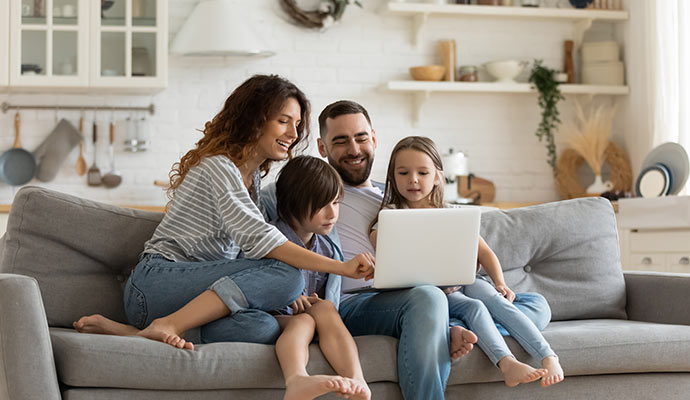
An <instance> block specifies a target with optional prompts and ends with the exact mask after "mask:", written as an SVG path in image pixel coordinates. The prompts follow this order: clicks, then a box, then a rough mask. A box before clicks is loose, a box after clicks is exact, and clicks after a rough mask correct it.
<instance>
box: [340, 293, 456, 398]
mask: <svg viewBox="0 0 690 400" xmlns="http://www.w3.org/2000/svg"><path fill="white" fill-rule="evenodd" d="M340 315H341V316H342V318H343V321H344V322H345V325H346V326H347V328H348V329H349V330H350V333H352V335H353V336H359V335H387V336H393V337H396V338H398V339H399V340H400V342H399V344H398V380H399V383H400V389H401V390H402V393H403V397H404V398H405V399H407V400H415V399H420V400H421V399H426V400H434V399H443V391H444V388H445V385H446V381H447V380H448V374H449V373H450V352H449V337H448V301H447V300H446V295H445V294H444V293H443V292H442V291H441V290H440V289H439V288H437V287H435V286H418V287H416V288H412V289H406V290H397V291H392V292H382V293H366V294H358V295H356V296H353V297H350V298H348V299H347V300H345V301H343V302H342V304H340Z"/></svg>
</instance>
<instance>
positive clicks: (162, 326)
mask: <svg viewBox="0 0 690 400" xmlns="http://www.w3.org/2000/svg"><path fill="white" fill-rule="evenodd" d="M137 335H138V336H143V337H145V338H148V339H152V340H157V341H159V342H163V343H167V344H169V345H171V346H173V347H177V348H178V349H187V350H194V344H192V342H188V341H186V340H184V339H183V338H182V332H177V331H176V330H175V327H174V326H172V325H171V324H169V323H168V322H167V321H166V320H165V319H163V318H160V319H155V320H153V322H151V325H149V326H147V327H146V328H144V329H143V330H142V331H139V333H137Z"/></svg>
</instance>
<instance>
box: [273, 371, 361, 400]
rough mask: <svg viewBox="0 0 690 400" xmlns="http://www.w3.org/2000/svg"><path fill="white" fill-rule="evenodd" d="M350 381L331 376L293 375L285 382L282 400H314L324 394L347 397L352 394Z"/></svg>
mask: <svg viewBox="0 0 690 400" xmlns="http://www.w3.org/2000/svg"><path fill="white" fill-rule="evenodd" d="M352 383H353V381H352V380H351V379H347V378H343V377H342V376H333V375H313V376H308V375H306V376H305V375H294V376H291V377H289V378H287V379H286V380H285V397H283V400H306V399H314V398H316V397H319V396H321V395H323V394H326V393H332V392H335V393H337V394H340V395H344V396H349V395H352V394H353V390H352Z"/></svg>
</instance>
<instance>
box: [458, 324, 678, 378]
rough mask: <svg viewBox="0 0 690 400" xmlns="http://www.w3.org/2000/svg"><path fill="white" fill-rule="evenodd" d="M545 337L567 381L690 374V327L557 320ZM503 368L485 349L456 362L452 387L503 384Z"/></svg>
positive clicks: (519, 354) (522, 356) (520, 354)
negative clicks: (582, 377) (493, 362)
mask: <svg viewBox="0 0 690 400" xmlns="http://www.w3.org/2000/svg"><path fill="white" fill-rule="evenodd" d="M544 337H545V338H546V340H547V341H548V342H549V343H550V344H551V347H552V348H553V350H554V351H555V352H556V354H558V356H559V358H560V361H561V365H562V366H563V370H564V371H565V375H566V377H568V376H578V375H607V374H626V373H647V372H690V326H686V325H666V324H656V323H651V322H639V321H626V320H612V319H593V320H582V321H561V322H552V323H551V324H549V326H548V327H547V328H546V329H545V330H544ZM506 342H507V343H508V346H509V347H510V349H511V351H512V352H513V354H515V357H516V358H517V359H518V360H520V361H523V362H526V363H529V364H531V365H533V366H535V367H536V366H539V365H540V360H536V359H534V358H532V357H531V356H529V355H528V354H527V353H526V352H525V351H524V350H523V349H522V348H521V347H520V345H519V344H518V343H517V342H516V341H515V340H513V339H512V338H506ZM502 380H503V379H502V375H501V373H500V371H499V370H498V368H495V367H493V366H492V365H491V362H490V361H489V359H488V358H487V357H486V356H485V355H484V354H483V353H482V351H481V350H478V351H474V350H473V351H472V352H470V353H469V354H468V355H467V356H465V357H463V358H461V359H460V360H459V361H458V362H456V363H455V364H454V366H453V369H452V370H451V374H450V378H449V379H448V385H454V384H462V383H478V382H492V381H502Z"/></svg>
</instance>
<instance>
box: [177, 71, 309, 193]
mask: <svg viewBox="0 0 690 400" xmlns="http://www.w3.org/2000/svg"><path fill="white" fill-rule="evenodd" d="M290 98H293V99H295V100H297V102H298V103H299V106H300V110H301V111H300V116H301V121H300V123H299V125H297V139H296V140H295V141H294V142H293V143H292V144H291V145H290V148H289V150H288V158H292V149H293V148H294V147H295V146H296V145H297V144H298V143H300V142H304V143H308V141H307V140H306V139H307V138H308V136H309V118H310V112H311V107H310V104H309V100H307V97H306V96H305V95H304V93H302V91H301V90H299V88H297V86H295V85H294V84H293V83H291V82H290V81H288V80H287V79H284V78H281V77H279V76H277V75H254V76H252V77H251V78H249V79H247V80H246V81H245V82H244V83H242V84H241V85H240V86H238V87H237V88H236V89H235V90H234V91H233V92H232V94H230V96H229V97H228V98H227V100H225V104H224V105H223V109H222V110H221V111H220V112H219V113H218V114H216V116H215V117H213V119H212V120H211V121H208V122H206V124H205V126H204V130H203V131H202V132H203V134H204V136H203V137H202V138H201V139H200V140H199V141H198V142H197V143H196V147H195V148H194V149H192V150H190V151H188V152H187V154H185V155H184V156H183V157H182V159H180V161H179V162H177V163H175V164H173V167H172V170H171V171H170V174H169V176H170V187H169V188H168V192H167V195H168V198H169V199H171V200H172V198H173V197H174V195H175V190H176V189H177V188H178V187H179V186H180V184H181V183H182V181H183V180H184V178H185V176H186V175H187V173H188V172H189V170H190V169H191V168H192V167H195V166H197V165H199V163H201V160H203V159H204V158H205V157H212V156H216V155H224V156H227V157H228V158H230V159H231V160H232V161H233V162H234V163H235V164H236V165H237V166H240V165H242V164H243V163H245V162H246V161H247V159H248V158H249V157H250V156H251V154H252V152H253V151H254V150H255V148H256V145H257V142H258V140H259V138H260V137H261V135H262V132H263V127H264V125H265V124H266V122H268V121H269V120H270V119H272V118H275V117H276V115H277V114H278V113H279V112H280V110H281V108H282V107H283V105H284V104H285V102H286V101H287V100H288V99H290ZM272 162H273V160H266V161H264V163H263V164H261V166H260V168H259V169H260V170H261V172H262V173H263V174H264V175H265V174H267V173H268V171H269V169H270V166H271V163H272Z"/></svg>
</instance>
